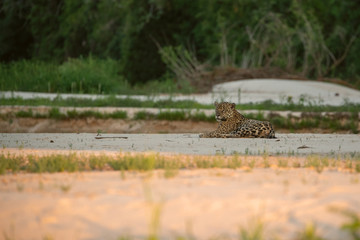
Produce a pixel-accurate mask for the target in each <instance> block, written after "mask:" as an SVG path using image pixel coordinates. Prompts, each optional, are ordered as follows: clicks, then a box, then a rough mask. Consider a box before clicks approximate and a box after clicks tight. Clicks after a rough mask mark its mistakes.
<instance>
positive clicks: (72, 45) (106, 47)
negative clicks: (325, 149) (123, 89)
mask: <svg viewBox="0 0 360 240" xmlns="http://www.w3.org/2000/svg"><path fill="white" fill-rule="evenodd" d="M0 29H1V34H0V61H1V62H11V61H16V60H20V59H24V58H25V59H33V60H44V61H52V62H55V63H62V62H65V61H68V60H69V59H70V58H79V57H87V56H89V55H91V56H93V57H96V58H100V59H108V58H111V59H114V60H117V62H118V65H119V66H118V69H119V74H120V75H122V76H124V77H125V78H126V79H127V80H128V81H129V82H131V83H142V82H146V81H148V80H152V79H160V78H162V77H163V76H164V74H165V73H166V72H167V71H171V63H175V62H176V61H179V59H169V58H164V53H166V51H167V52H168V53H169V50H171V49H172V48H173V49H180V48H181V49H183V50H184V51H183V53H185V52H187V53H189V54H190V55H191V56H194V59H196V61H198V62H199V63H202V64H206V65H208V66H223V67H228V66H232V67H243V68H253V67H264V66H265V67H279V68H282V69H285V70H287V71H290V72H294V73H298V74H300V75H303V76H306V77H312V78H319V77H340V78H344V79H347V80H348V81H352V82H354V81H359V80H358V79H359V78H360V58H359V57H358V52H359V51H360V40H359V35H360V2H359V1H353V0H328V1H322V0H303V1H298V0H260V1H253V0H241V1H240V0H239V1H234V0H196V1H194V0H112V1H110V0H96V1H87V0H78V1H73V0H27V1H23V0H3V1H1V3H0ZM185 50H186V51H185ZM173 56H174V57H176V56H178V54H173ZM164 60H165V61H164ZM180 60H181V59H180ZM169 63H170V65H169ZM173 66H174V65H173Z"/></svg>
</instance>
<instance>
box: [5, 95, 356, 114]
mask: <svg viewBox="0 0 360 240" xmlns="http://www.w3.org/2000/svg"><path fill="white" fill-rule="evenodd" d="M0 100H1V101H0V105H1V106H16V105H20V106H23V105H26V106H51V107H67V106H70V107H143V108H179V109H214V105H213V104H200V103H198V102H196V101H193V100H181V101H175V100H173V99H172V98H171V97H169V98H168V99H164V100H159V101H154V99H153V98H151V96H149V98H148V99H147V100H145V101H141V100H137V99H132V98H130V97H128V98H116V97H115V96H113V95H106V96H104V97H103V98H99V99H95V100H92V99H80V98H67V99H63V98H61V97H56V98H54V99H53V100H50V99H46V98H33V99H22V98H20V97H13V98H4V97H0ZM237 109H238V110H240V111H244V110H259V112H261V111H265V110H267V111H295V112H305V113H320V112H337V113H343V112H348V113H352V114H357V113H359V109H360V104H353V103H348V102H345V103H344V104H343V105H341V106H328V105H304V104H303V103H296V104H295V103H291V104H289V103H280V104H279V103H274V102H273V101H271V100H268V101H264V102H260V103H246V104H241V105H237ZM308 115H309V114H308ZM315 115H316V114H315ZM339 115H341V114H339ZM256 117H257V118H261V117H262V115H261V114H256ZM273 118H276V115H274V116H273Z"/></svg>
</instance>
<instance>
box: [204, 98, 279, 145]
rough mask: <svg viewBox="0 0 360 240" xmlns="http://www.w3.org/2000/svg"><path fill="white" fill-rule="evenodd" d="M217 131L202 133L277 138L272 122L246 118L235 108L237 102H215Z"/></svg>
mask: <svg viewBox="0 0 360 240" xmlns="http://www.w3.org/2000/svg"><path fill="white" fill-rule="evenodd" d="M215 113H216V115H215V118H216V120H217V121H218V122H219V125H218V127H217V129H216V130H215V131H212V132H208V133H202V134H200V135H199V137H201V138H275V131H274V129H273V127H272V125H271V123H270V122H267V121H258V120H253V119H247V118H245V117H244V116H243V115H242V114H241V113H239V112H238V111H237V110H236V109H235V103H228V102H222V103H217V102H215Z"/></svg>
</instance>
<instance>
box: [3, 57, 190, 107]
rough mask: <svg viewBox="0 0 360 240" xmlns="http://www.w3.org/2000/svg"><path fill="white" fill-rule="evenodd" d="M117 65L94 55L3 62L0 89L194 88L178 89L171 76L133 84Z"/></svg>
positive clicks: (129, 91) (116, 90) (147, 90)
mask: <svg viewBox="0 0 360 240" xmlns="http://www.w3.org/2000/svg"><path fill="white" fill-rule="evenodd" d="M118 68H119V62H117V61H116V60H112V59H105V60H101V59H96V58H94V57H92V56H89V57H88V58H79V59H69V60H68V61H66V62H64V63H62V64H55V63H51V62H41V61H30V60H21V61H17V62H12V63H9V64H1V63H0V91H9V90H10V91H33V92H47V93H58V92H60V93H91V94H104V93H106V94H115V93H116V94H126V95H127V94H145V95H150V94H156V93H172V92H181V93H190V92H192V89H191V87H190V86H188V85H187V86H186V85H183V86H182V90H179V89H178V86H177V85H176V83H174V82H173V81H171V80H170V79H167V80H164V81H155V80H154V81H150V82H147V83H144V84H141V85H139V84H137V85H130V84H129V83H128V82H127V80H126V79H124V77H122V76H121V75H119V74H118ZM73 100H74V99H73Z"/></svg>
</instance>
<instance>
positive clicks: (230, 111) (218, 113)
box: [214, 102, 236, 122]
mask: <svg viewBox="0 0 360 240" xmlns="http://www.w3.org/2000/svg"><path fill="white" fill-rule="evenodd" d="M214 105H215V118H216V121H218V122H220V121H226V120H228V119H229V118H231V117H233V116H234V112H236V109H235V103H229V102H222V103H217V102H215V103H214Z"/></svg>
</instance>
